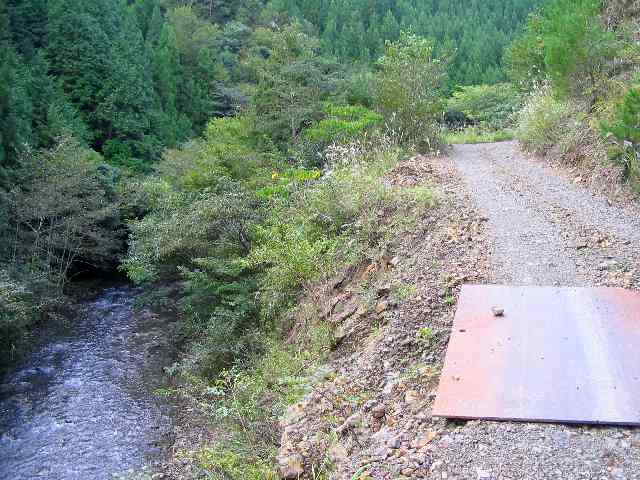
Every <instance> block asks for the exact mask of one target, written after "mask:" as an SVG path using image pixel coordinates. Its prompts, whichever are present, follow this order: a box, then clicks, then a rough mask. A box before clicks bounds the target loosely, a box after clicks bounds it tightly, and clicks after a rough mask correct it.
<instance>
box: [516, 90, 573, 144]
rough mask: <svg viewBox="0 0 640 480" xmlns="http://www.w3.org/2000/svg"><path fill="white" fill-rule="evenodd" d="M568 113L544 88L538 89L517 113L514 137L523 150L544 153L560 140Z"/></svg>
mask: <svg viewBox="0 0 640 480" xmlns="http://www.w3.org/2000/svg"><path fill="white" fill-rule="evenodd" d="M572 113H573V112H572V109H571V107H570V106H569V105H568V104H567V103H564V102H561V101H559V100H557V99H556V98H555V97H554V96H553V94H552V92H551V90H550V89H549V88H548V87H547V88H541V89H538V90H536V91H535V92H534V93H532V94H531V96H530V97H529V98H528V100H527V101H526V102H525V106H524V108H523V109H522V111H521V112H520V114H519V116H518V128H517V130H516V136H517V138H518V140H520V142H521V143H522V146H523V147H524V148H525V149H526V150H529V151H532V152H536V153H540V154H544V153H546V152H547V151H549V150H550V149H551V148H553V147H554V146H555V145H557V144H558V143H559V142H560V139H561V138H562V136H563V134H564V133H565V129H566V126H567V123H568V121H569V120H570V119H571V115H572Z"/></svg>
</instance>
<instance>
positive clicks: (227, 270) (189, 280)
mask: <svg viewBox="0 0 640 480" xmlns="http://www.w3.org/2000/svg"><path fill="white" fill-rule="evenodd" d="M193 263H194V264H195V267H194V268H192V269H187V268H184V267H183V268H181V269H180V270H181V273H182V276H183V278H184V297H183V298H182V300H181V301H180V310H181V312H182V313H183V315H184V318H185V319H186V320H185V321H184V322H183V324H182V328H181V333H182V335H183V336H184V337H185V338H186V339H187V340H188V341H189V351H188V355H187V356H186V357H185V360H184V361H183V364H182V368H183V369H185V370H186V371H188V372H197V373H198V374H200V375H202V376H204V377H206V378H210V377H213V376H214V375H216V374H217V373H218V372H220V370H221V369H223V368H227V367H229V366H231V365H232V364H233V363H234V362H238V361H241V360H242V359H243V358H247V357H248V355H249V354H250V353H255V352H256V351H258V350H259V348H258V347H256V342H255V340H254V338H253V336H252V335H251V334H252V333H253V332H254V330H255V329H257V327H258V318H259V316H258V304H257V301H256V298H257V297H256V289H257V281H256V276H255V272H253V271H251V270H249V269H247V268H246V267H245V266H244V265H243V264H242V263H241V262H240V261H239V260H226V261H225V260H224V259H222V260H221V259H219V258H200V259H195V260H194V261H193Z"/></svg>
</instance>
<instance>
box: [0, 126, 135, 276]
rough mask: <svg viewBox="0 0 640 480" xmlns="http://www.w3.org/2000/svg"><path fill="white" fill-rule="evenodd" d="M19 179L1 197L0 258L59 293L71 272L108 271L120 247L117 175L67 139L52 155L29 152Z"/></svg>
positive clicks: (77, 144) (84, 149) (121, 246)
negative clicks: (21, 267)
mask: <svg viewBox="0 0 640 480" xmlns="http://www.w3.org/2000/svg"><path fill="white" fill-rule="evenodd" d="M18 174H19V181H17V182H16V184H17V185H19V186H16V187H14V188H12V189H11V190H10V191H8V192H6V193H4V194H3V195H2V197H3V198H2V200H4V202H5V209H6V212H5V215H6V218H7V223H6V224H5V225H2V227H0V239H1V240H2V242H1V245H0V256H4V257H5V258H8V257H10V258H11V259H12V261H14V262H16V263H18V264H21V265H27V266H28V268H29V269H30V271H31V272H32V273H34V274H39V273H42V274H44V275H45V276H46V277H47V278H48V279H49V280H51V281H52V283H53V284H54V285H55V286H57V288H59V289H62V287H63V286H64V284H65V283H66V281H67V280H68V278H69V276H70V275H71V274H73V273H76V272H78V271H81V270H83V269H96V268H104V269H108V268H111V267H112V265H113V262H114V259H115V258H116V257H117V255H118V254H119V253H120V252H121V250H122V249H123V247H124V242H123V238H122V235H121V233H120V232H119V229H120V227H121V223H120V218H119V212H118V204H117V197H116V193H115V180H114V179H115V175H114V172H113V171H112V170H111V168H110V167H108V166H105V165H104V164H103V163H102V162H101V157H100V156H99V155H98V154H97V153H95V152H94V151H92V150H88V149H86V148H84V147H82V146H81V145H80V144H79V143H77V142H76V141H75V140H73V139H71V138H65V139H62V140H61V141H60V143H59V144H58V145H57V146H55V147H54V148H52V149H50V150H43V151H38V152H27V154H25V155H24V157H23V158H22V165H21V168H20V170H19V172H18ZM3 247H4V248H3Z"/></svg>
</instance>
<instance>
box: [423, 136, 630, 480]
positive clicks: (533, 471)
mask: <svg viewBox="0 0 640 480" xmlns="http://www.w3.org/2000/svg"><path fill="white" fill-rule="evenodd" d="M452 159H453V162H454V164H455V167H456V169H457V170H458V172H459V174H460V176H461V177H462V179H463V181H464V183H465V184H466V189H467V192H466V193H468V194H469V195H470V197H471V198H472V200H473V201H474V202H475V204H476V205H475V206H476V207H477V209H478V210H479V211H480V212H481V214H482V215H483V216H485V217H486V221H487V225H488V233H489V243H490V249H491V251H490V258H491V265H492V272H491V274H490V279H491V280H492V281H493V282H495V283H509V284H516V285H534V284H535V285H563V286H598V285H609V286H623V287H629V288H638V287H639V286H640V277H639V273H638V272H640V268H639V267H640V261H639V260H640V213H639V211H638V209H637V207H635V206H633V205H627V206H624V205H612V204H611V203H610V202H609V201H608V200H607V199H606V198H604V197H602V196H598V195H596V194H594V193H592V192H590V191H589V190H588V189H587V188H585V187H584V186H582V184H581V183H580V182H579V181H576V179H574V178H572V177H571V176H570V175H569V174H568V173H567V172H563V171H561V170H560V169H558V168H554V167H550V166H548V165H546V164H545V163H543V162H542V161H539V160H535V159H532V158H529V157H527V156H526V155H523V154H522V153H521V152H520V151H519V149H518V145H517V143H514V142H505V143H498V144H485V145H461V146H457V147H455V149H454V152H453V155H452ZM638 401H639V402H640V399H638ZM447 432H448V433H447V434H446V435H443V436H442V437H441V438H440V439H439V440H438V444H437V448H436V451H437V454H436V458H437V459H438V461H436V462H435V463H433V464H432V466H431V477H430V478H443V479H449V480H450V479H484V480H488V479H500V480H507V479H563V480H565V479H598V480H600V479H626V480H630V479H640V429H633V428H618V427H592V426H591V427H590V426H565V425H549V424H527V423H510V422H483V421H473V422H466V423H463V424H460V425H458V426H456V425H455V424H452V423H450V424H448V427H447Z"/></svg>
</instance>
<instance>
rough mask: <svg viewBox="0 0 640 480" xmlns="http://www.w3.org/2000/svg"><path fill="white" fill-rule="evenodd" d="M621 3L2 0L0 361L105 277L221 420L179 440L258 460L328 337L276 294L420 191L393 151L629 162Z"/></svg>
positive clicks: (380, 233) (626, 46)
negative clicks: (295, 341)
mask: <svg viewBox="0 0 640 480" xmlns="http://www.w3.org/2000/svg"><path fill="white" fill-rule="evenodd" d="M634 3H635V2H629V1H627V0H610V1H608V2H604V3H603V2H601V1H598V0H579V1H573V0H549V1H547V2H545V1H543V0H539V1H531V0H485V1H477V0H473V1H456V0H375V1H374V0H272V1H266V0H129V1H127V0H93V1H90V2H87V1H81V0H0V371H1V370H2V369H3V368H5V367H7V366H8V365H11V364H12V363H14V362H15V361H16V360H17V359H19V358H20V355H21V352H23V351H26V350H28V348H29V345H30V344H31V343H32V342H33V340H34V337H36V336H37V332H38V329H39V328H41V326H42V325H43V324H46V323H47V322H55V321H58V320H59V319H60V317H61V316H64V312H65V309H66V308H67V306H68V305H69V304H70V303H72V301H73V291H74V288H75V287H74V285H75V284H76V283H78V281H79V280H82V279H86V278H96V277H97V278H101V277H105V278H106V277H112V276H114V275H115V276H117V275H120V276H122V277H123V278H124V277H125V276H126V279H127V280H128V281H131V282H134V283H135V284H138V285H142V286H143V287H144V288H145V292H146V293H145V301H146V302H147V303H148V304H149V305H151V306H155V307H158V308H161V309H164V308H169V309H171V310H172V311H175V312H176V314H177V315H178V318H179V319H180V321H179V338H178V339H176V342H177V343H179V345H180V347H181V356H180V359H179V361H178V362H177V363H176V364H175V365H173V366H172V367H171V368H170V369H169V370H170V372H169V373H170V374H171V375H173V376H175V377H176V378H178V379H179V380H176V381H177V382H178V383H180V385H181V387H180V388H179V389H178V391H173V392H172V393H171V394H172V395H175V396H178V397H181V398H188V399H190V400H193V399H198V400H197V403H199V404H200V403H202V404H206V405H208V406H207V408H209V410H208V411H209V413H211V412H213V411H214V410H215V412H218V413H211V415H212V416H213V417H215V418H216V420H215V421H220V422H227V424H228V425H229V427H228V428H229V430H230V431H232V432H235V433H234V435H235V436H234V437H233V441H230V442H229V445H228V446H225V447H224V448H222V449H218V448H216V449H209V450H205V451H203V452H204V453H203V452H201V455H200V456H198V455H196V457H194V458H195V460H194V459H192V460H193V461H194V462H195V463H197V464H198V465H199V467H198V468H200V469H201V470H202V469H204V470H207V468H209V467H208V466H211V465H216V466H220V465H222V466H223V469H225V471H227V472H232V474H233V475H232V477H231V478H255V479H258V478H275V477H270V476H269V475H271V474H270V473H269V472H272V471H273V457H274V454H273V452H274V448H275V447H276V444H277V439H275V438H273V435H275V434H276V431H277V428H275V427H274V425H277V419H278V416H279V415H281V414H282V412H283V411H285V410H286V408H287V406H288V405H290V404H291V403H293V402H295V401H296V399H298V398H299V397H300V395H301V394H302V392H303V391H304V385H303V382H302V381H301V380H299V377H300V372H301V371H304V370H305V369H306V368H308V366H309V365H310V364H314V362H316V363H317V362H318V361H319V360H318V359H319V358H322V357H323V356H325V355H326V354H327V351H328V350H329V349H330V348H331V347H330V346H331V344H332V341H333V340H332V338H333V337H332V335H333V333H332V332H331V331H330V328H329V327H326V326H325V327H314V328H309V330H308V332H306V333H305V335H307V336H306V337H304V341H302V342H300V343H302V344H304V345H305V348H298V347H293V346H291V345H289V344H288V343H287V342H286V341H285V340H286V338H287V335H288V328H289V327H290V317H291V314H292V313H291V312H293V311H294V310H295V305H296V300H297V299H298V298H299V297H300V295H301V292H304V291H305V289H307V288H309V286H310V285H312V284H313V282H316V281H318V280H319V279H322V278H328V277H329V276H330V275H331V274H332V273H335V272H336V271H338V270H339V269H340V268H342V267H344V266H345V265H351V264H357V263H358V261H360V260H362V259H363V258H369V257H371V256H372V255H374V253H372V252H378V253H379V252H380V251H384V250H385V248H386V246H387V245H388V243H389V242H390V239H391V238H393V237H394V236H395V235H396V234H397V233H398V232H399V231H405V230H406V229H410V228H411V221H412V220H411V219H412V218H414V216H415V215H418V214H419V212H420V211H421V209H424V208H428V206H429V205H430V204H431V203H432V202H433V198H432V195H431V192H430V191H428V190H426V189H424V188H421V187H416V188H408V189H403V190H399V189H394V188H385V187H384V186H382V183H381V181H380V179H381V178H382V177H383V175H384V174H385V173H386V172H389V171H390V170H391V169H393V167H394V166H396V165H397V164H398V162H400V161H401V160H402V159H405V158H407V156H408V155H410V154H414V153H416V152H417V153H424V154H442V153H446V151H447V148H448V146H447V145H448V144H449V143H453V142H454V141H468V140H469V139H470V138H473V141H486V140H487V139H493V140H495V139H502V138H513V137H516V138H517V139H518V140H520V142H521V144H522V146H523V148H525V149H526V150H528V151H531V152H535V153H537V154H540V155H549V156H554V157H557V158H561V159H562V160H564V161H567V162H574V163H575V162H593V163H594V164H596V163H597V164H605V163H606V164H611V163H613V164H615V165H617V166H619V167H620V168H622V169H623V170H624V176H625V180H627V181H629V182H630V184H631V185H634V186H637V185H638V184H639V183H640V164H639V163H638V152H639V151H640V147H638V145H640V133H639V131H640V130H639V129H640V127H639V125H638V118H640V117H639V115H640V114H639V112H640V91H639V90H638V87H637V81H638V78H639V77H638V76H637V73H636V72H637V68H636V67H637V65H638V64H640V62H639V58H640V52H639V51H638V46H637V41H636V40H637V35H638V34H637V30H634V29H635V25H636V24H635V23H633V22H635V21H636V19H637V18H638V12H637V8H636V7H634V6H633V5H632V4H634ZM539 7H540V8H539ZM634 8H636V10H634ZM635 188H637V187H635ZM381 210H384V211H385V212H394V213H393V214H392V215H391V216H394V215H395V216H394V218H396V217H397V218H400V217H402V218H403V219H404V220H403V221H402V222H400V221H398V222H397V223H394V224H393V225H391V224H384V222H382V223H381V221H380V218H379V217H378V216H377V213H376V212H378V211H381ZM402 229H405V230H402ZM376 254H377V253H376ZM176 290H177V291H178V294H177V295H175V292H176ZM171 292H173V293H171ZM169 298H171V300H169ZM168 303H170V305H168ZM303 336H304V335H303ZM273 385H279V386H280V387H281V389H280V390H278V394H277V398H276V399H275V400H273V402H272V404H271V408H270V409H268V411H265V409H260V408H258V406H257V402H258V400H257V399H258V398H259V397H260V396H261V395H264V394H265V392H266V391H270V389H272V387H273ZM212 392H213V393H212ZM212 395H213V396H214V397H216V398H217V400H216V401H215V402H214V401H212V400H210V397H211V396H212ZM209 402H210V403H209ZM216 402H217V403H216ZM214 403H215V405H214V406H212V404H214ZM220 405H222V406H220ZM221 411H224V414H220V412H221ZM218 414H220V415H221V416H216V415H218ZM271 430H272V431H273V433H272V435H271V436H270V435H267V434H265V433H264V432H265V431H271ZM216 468H217V467H216ZM211 470H212V471H217V470H215V468H213V467H211ZM194 478H195V477H194ZM213 478H226V477H213Z"/></svg>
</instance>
